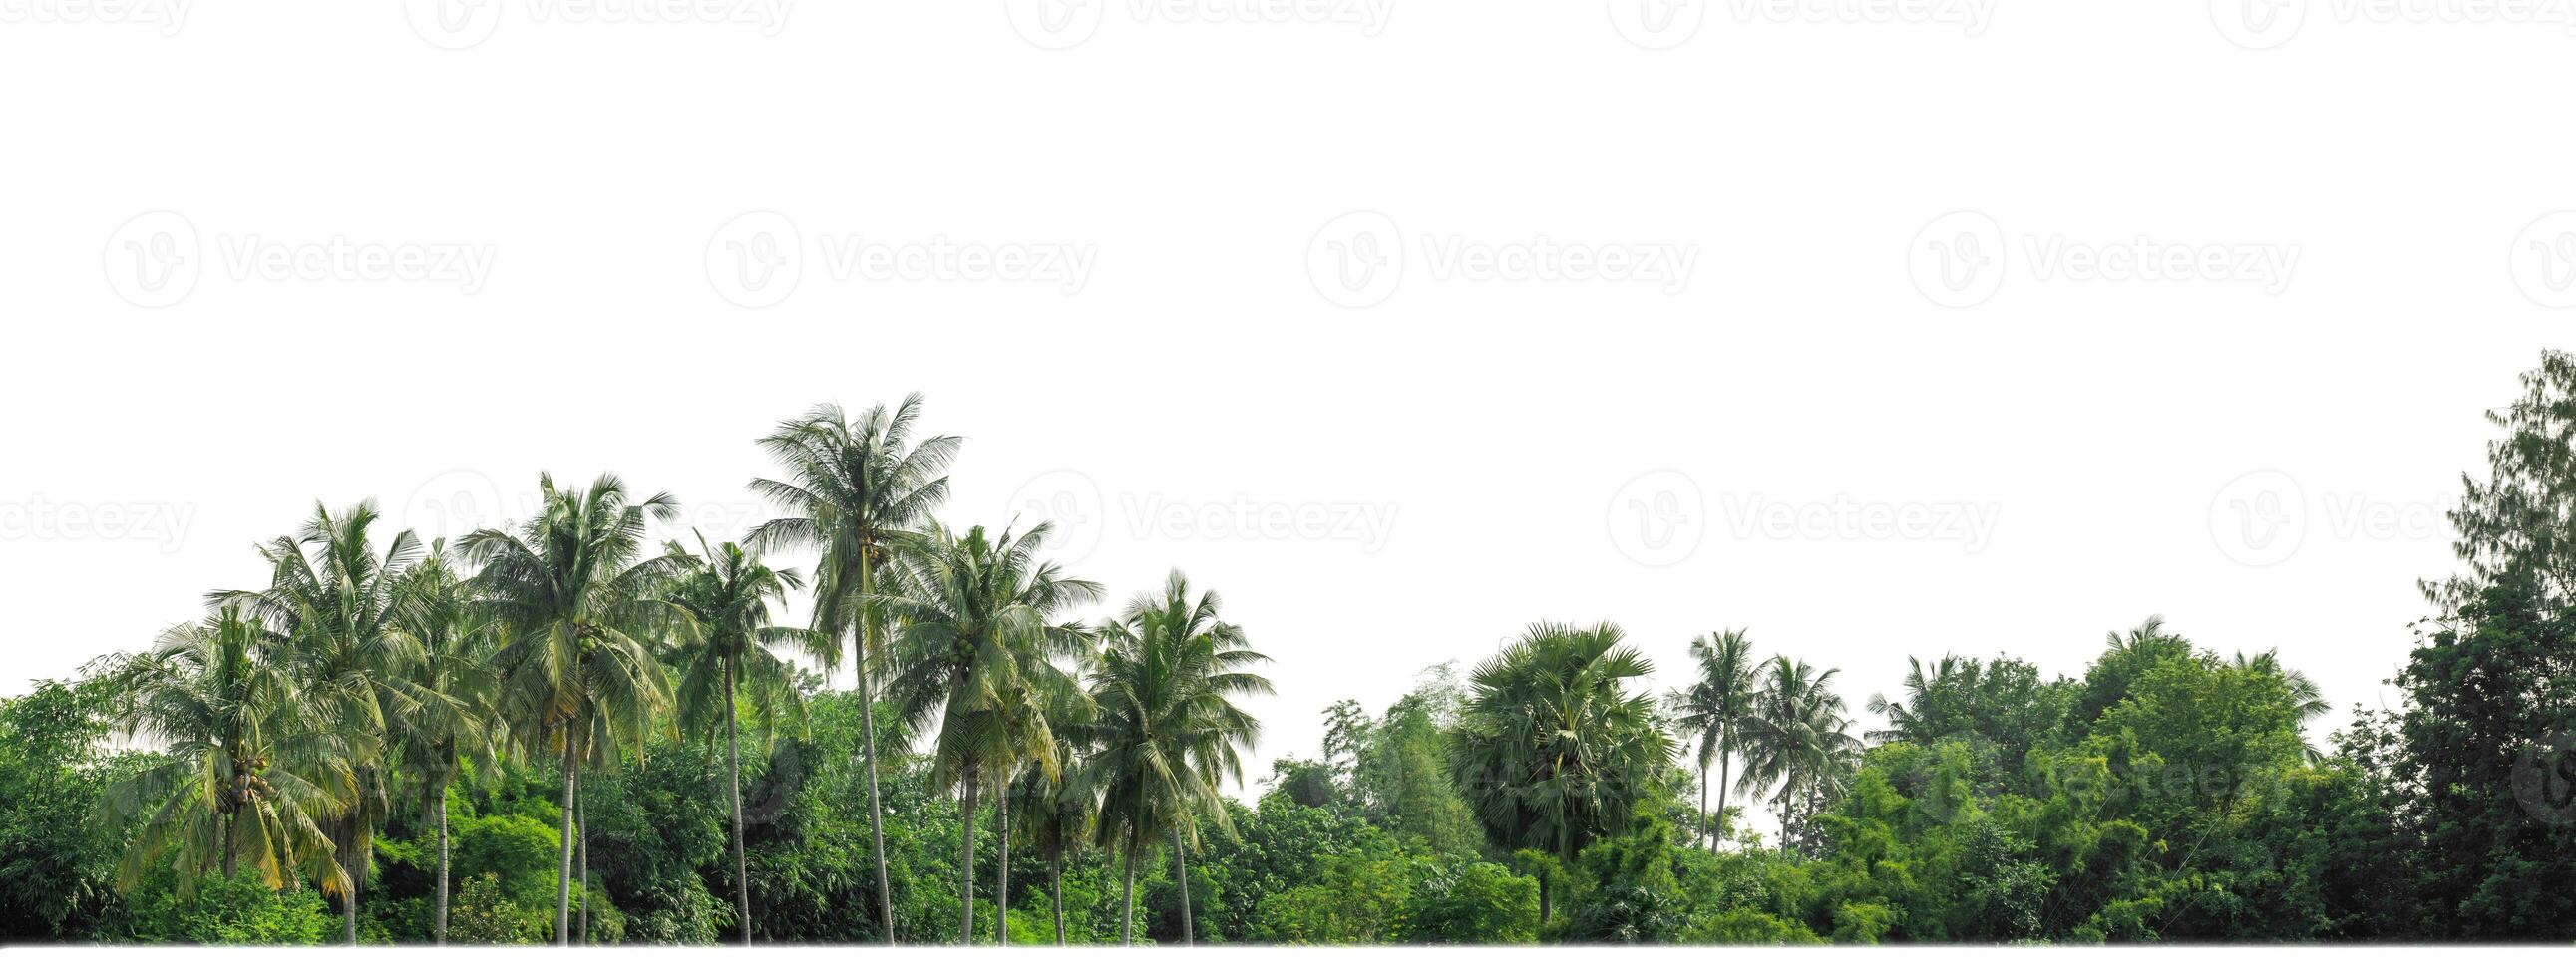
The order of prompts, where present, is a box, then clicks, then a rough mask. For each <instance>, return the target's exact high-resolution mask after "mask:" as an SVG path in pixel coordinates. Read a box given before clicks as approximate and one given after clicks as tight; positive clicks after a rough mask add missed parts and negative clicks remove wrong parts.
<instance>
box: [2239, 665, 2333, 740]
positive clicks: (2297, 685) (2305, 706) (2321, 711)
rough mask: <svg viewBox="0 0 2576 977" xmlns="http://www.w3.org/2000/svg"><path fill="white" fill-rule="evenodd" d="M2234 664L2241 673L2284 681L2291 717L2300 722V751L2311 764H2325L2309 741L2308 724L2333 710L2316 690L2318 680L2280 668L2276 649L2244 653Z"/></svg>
mask: <svg viewBox="0 0 2576 977" xmlns="http://www.w3.org/2000/svg"><path fill="white" fill-rule="evenodd" d="M2235 664H2236V668H2237V670H2239V671H2245V672H2252V673H2254V674H2258V675H2270V676H2274V677H2276V678H2279V679H2280V680H2281V688H2282V690H2283V691H2284V692H2286V693H2287V694H2288V695H2289V697H2290V714H2291V716H2292V718H2294V719H2295V720H2296V721H2297V722H2298V726H2299V747H2300V749H2301V750H2303V751H2305V753H2306V755H2307V758H2308V763H2309V764H2311V765H2315V764H2321V763H2324V762H2325V754H2324V753H2323V752H2321V751H2319V750H2318V749H2317V748H2316V745H2315V744H2313V743H2309V742H2308V741H2307V729H2308V724H2309V723H2313V722H2316V721H2317V720H2318V719H2319V718H2322V717H2323V716H2324V715H2325V714H2326V713H2328V712H2330V711H2332V710H2333V708H2334V707H2333V706H2330V705H2327V704H2326V697H2325V693H2324V692H2323V691H2322V690H2320V689H2319V688H2318V687H2317V682H2316V680H2315V679H2312V678H2309V677H2308V673H2306V672H2302V671H2300V670H2298V669H2295V668H2291V667H2289V666H2286V665H2283V664H2281V652H2280V650H2279V649H2277V648H2276V649H2273V650H2271V651H2266V652H2264V653H2262V654H2259V655H2255V656H2253V657H2251V658H2248V657H2246V655H2245V653H2244V652H2241V651H2240V652H2237V653H2236V663H2235Z"/></svg>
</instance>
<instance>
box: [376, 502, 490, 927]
mask: <svg viewBox="0 0 2576 977" xmlns="http://www.w3.org/2000/svg"><path fill="white" fill-rule="evenodd" d="M402 590H403V596H402V606H403V621H404V623H403V627H404V628H405V630H407V631H409V632H410V634H411V635H412V637H413V639H414V640H416V641H418V642H419V643H420V648H421V658H420V660H419V661H418V662H417V663H416V667H417V669H418V670H417V672H416V674H415V675H414V676H412V678H411V682H412V684H414V685H416V686H418V687H419V688H420V689H422V690H423V691H424V692H425V693H427V694H425V695H422V696H421V697H420V698H419V701H420V703H421V708H420V709H418V710H415V711H414V712H413V714H412V715H411V717H410V719H409V721H407V722H402V723H398V724H396V725H395V727H394V730H393V733H394V739H393V743H392V747H393V749H392V756H393V764H394V769H395V771H396V772H397V773H398V774H400V780H401V781H402V782H404V783H408V784H409V785H410V786H411V788H412V790H414V791H415V792H416V793H415V794H414V795H413V796H414V797H415V798H416V802H417V803H418V804H420V805H421V809H422V811H423V812H425V813H428V814H430V815H431V816H432V817H433V818H434V819H435V821H436V823H437V825H438V892H437V895H436V896H435V898H434V900H433V911H434V915H433V917H432V923H431V934H432V939H433V940H435V941H436V942H437V943H438V944H440V945H445V944H446V942H447V908H448V907H447V903H448V856H449V852H448V847H449V837H448V824H447V791H448V788H449V787H450V786H452V785H453V784H455V783H456V779H457V776H458V775H459V774H460V773H462V772H463V771H464V770H466V769H467V768H468V766H469V765H470V766H471V767H472V768H473V769H475V770H478V771H479V770H487V769H489V767H490V761H491V760H492V758H493V756H494V753H495V748H496V746H497V744H498V740H499V738H500V731H499V730H497V729H495V728H494V724H493V722H492V707H493V699H494V696H495V695H496V694H497V693H498V692H499V688H500V676H499V675H498V674H497V673H495V672H494V671H493V670H492V663H491V661H490V655H491V644H490V641H489V639H490V637H491V632H490V630H488V629H486V628H483V627H482V626H481V622H479V621H477V620H476V619H475V617H474V603H473V595H472V594H471V593H469V592H468V591H467V589H466V582H465V578H464V577H462V576H460V575H459V574H458V573H457V571H456V567H455V564H454V563H453V562H452V561H450V560H449V559H448V556H447V543H446V541H445V540H439V541H437V542H433V543H431V544H430V547H429V554H428V556H426V557H424V558H423V559H422V560H421V561H420V563H419V564H417V565H415V566H414V567H412V569H411V572H410V573H408V574H405V575H404V578H403V583H402Z"/></svg>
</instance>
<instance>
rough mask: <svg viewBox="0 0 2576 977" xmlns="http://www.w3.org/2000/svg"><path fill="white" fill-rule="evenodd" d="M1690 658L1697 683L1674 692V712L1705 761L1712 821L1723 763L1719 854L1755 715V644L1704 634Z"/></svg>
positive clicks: (1704, 809)
mask: <svg viewBox="0 0 2576 977" xmlns="http://www.w3.org/2000/svg"><path fill="white" fill-rule="evenodd" d="M1690 656H1691V665H1692V668H1693V671H1694V673H1695V675H1696V681H1693V682H1692V683H1691V684H1690V685H1689V686H1688V687H1687V688H1684V689H1681V690H1680V691H1678V692H1676V693H1674V695H1673V697H1672V707H1673V714H1674V718H1675V719H1676V721H1677V725H1678V726H1679V727H1680V729H1681V731H1682V732H1683V733H1685V734H1687V735H1688V736H1690V737H1691V739H1692V740H1693V743H1692V746H1693V747H1694V749H1695V752H1696V754H1697V758H1698V761H1699V807H1700V816H1701V817H1702V818H1706V817H1708V784H1709V780H1708V766H1709V763H1710V762H1711V761H1715V762H1716V763H1717V783H1718V794H1717V825H1716V828H1715V829H1714V830H1712V831H1710V832H1709V835H1708V852H1709V854H1712V855H1714V854H1717V843H1718V839H1720V838H1723V837H1725V836H1726V802H1727V800H1728V798H1729V797H1730V796H1731V795H1732V794H1733V791H1731V790H1730V789H1728V787H1727V784H1728V781H1729V778H1730V777H1732V776H1733V771H1732V770H1731V769H1730V768H1731V766H1732V764H1733V762H1734V758H1735V752H1736V750H1737V749H1738V748H1739V745H1740V744H1739V743H1738V742H1737V741H1738V737H1739V736H1740V735H1741V734H1742V731H1743V729H1744V724H1745V722H1746V721H1747V720H1748V719H1750V718H1751V716H1752V712H1753V671H1754V663H1753V641H1752V639H1750V638H1747V637H1745V636H1744V631H1743V629H1741V628H1739V629H1736V630H1733V631H1717V632H1712V633H1709V634H1704V635H1699V636H1696V637H1693V638H1691V644H1690Z"/></svg>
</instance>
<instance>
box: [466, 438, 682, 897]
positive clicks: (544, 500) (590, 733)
mask: <svg viewBox="0 0 2576 977" xmlns="http://www.w3.org/2000/svg"><path fill="white" fill-rule="evenodd" d="M537 487H538V491H539V494H540V499H541V510H540V512H539V514H538V515H537V517H536V518H535V519H533V520H530V521H529V522H528V523H527V524H525V525H523V526H520V527H518V531H517V532H516V533H515V534H514V533H512V532H509V531H507V530H500V529H484V530H478V531H476V532H475V533H474V534H473V535H471V536H467V537H466V538H465V541H464V543H463V544H462V545H461V547H460V550H461V552H462V553H463V555H464V556H465V558H466V559H467V560H469V561H471V562H473V563H475V564H476V565H478V566H479V567H480V569H479V570H478V571H477V572H476V574H475V576H474V587H475V590H476V592H477V593H478V594H479V595H480V597H479V598H478V607H477V610H476V613H478V614H479V615H481V616H482V618H483V619H484V620H487V621H490V622H492V624H493V626H494V627H497V628H498V629H499V632H498V635H499V638H498V648H497V649H496V651H495V652H494V656H493V662H494V665H495V666H496V667H498V668H499V670H500V673H501V688H500V696H499V700H498V701H499V712H500V715H501V719H502V722H504V723H506V724H507V725H508V726H509V727H510V729H511V730H512V732H513V733H514V735H515V736H516V737H517V739H518V742H520V743H522V744H525V745H526V747H527V748H529V749H543V750H548V751H551V752H554V753H556V754H557V755H559V756H560V757H561V758H562V763H563V780H564V783H563V803H562V809H563V811H562V819H563V831H562V833H563V842H562V849H563V850H562V852H561V862H562V867H561V870H560V877H559V878H558V880H557V882H556V887H555V941H556V942H557V943H558V944H560V945H564V946H570V945H572V936H573V933H572V876H573V838H574V834H573V799H574V796H575V793H576V792H577V791H578V790H579V789H580V783H581V766H582V764H583V763H584V762H586V761H587V760H588V759H590V758H591V757H593V756H596V755H599V753H598V751H601V750H603V749H606V750H613V749H615V747H616V746H617V745H618V740H619V739H621V738H622V739H624V740H625V741H626V742H628V743H638V742H641V741H642V740H643V739H644V738H645V735H646V733H647V731H648V729H649V728H650V727H651V726H652V725H653V724H654V723H655V722H656V721H657V720H658V719H659V718H660V717H661V716H662V714H663V713H664V712H665V710H667V709H668V707H669V704H670V701H671V690H670V679H669V676H668V675H667V673H665V671H664V670H663V668H662V664H661V662H660V660H659V659H658V658H656V657H655V656H654V654H653V651H652V647H651V642H652V640H653V639H654V635H655V633H656V625H657V624H660V623H662V622H663V621H664V620H665V619H666V617H667V615H665V614H663V613H661V611H660V608H661V607H662V606H663V605H662V604H661V603H660V601H659V600H658V599H657V597H658V594H659V593H660V590H661V585H662V582H663V581H664V580H666V579H667V578H668V577H669V576H670V575H671V573H672V572H673V570H674V567H673V566H672V565H671V564H670V563H667V562H664V561H655V560H648V561H642V562H638V560H637V558H638V557H639V556H640V555H641V554H642V553H643V549H644V534H645V531H646V530H647V529H648V528H649V526H650V525H651V523H652V521H653V520H655V519H668V518H670V517H671V516H672V515H674V514H676V513H677V512H678V510H679V503H678V501H676V500H674V499H672V498H671V497H670V496H668V495H656V496H653V497H651V498H649V499H645V500H643V501H642V502H640V503H638V502H633V501H630V499H631V496H630V495H629V494H628V492H627V488H626V483H625V482H624V481H623V480H621V479H619V478H618V477H616V476H614V475H602V476H600V477H599V478H598V479H597V480H595V481H593V482H592V483H591V485H590V488H589V489H587V490H585V491H580V492H573V491H565V490H561V489H557V488H556V487H555V482H554V478H553V476H550V475H540V476H538V478H537Z"/></svg>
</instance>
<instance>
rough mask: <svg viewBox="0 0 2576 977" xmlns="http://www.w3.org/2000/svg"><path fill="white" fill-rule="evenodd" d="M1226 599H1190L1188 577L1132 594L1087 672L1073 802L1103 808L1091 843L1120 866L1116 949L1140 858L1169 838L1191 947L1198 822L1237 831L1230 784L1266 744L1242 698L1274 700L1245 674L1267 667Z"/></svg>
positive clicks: (1264, 683)
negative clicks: (1227, 616)
mask: <svg viewBox="0 0 2576 977" xmlns="http://www.w3.org/2000/svg"><path fill="white" fill-rule="evenodd" d="M1224 608H1225V603H1224V600H1223V598H1220V597H1218V596H1217V594H1216V592H1215V591H1207V592H1204V593H1202V594H1199V595H1198V596H1197V597H1196V598H1193V597H1192V596H1191V594H1190V581H1189V578H1188V577H1187V576H1185V575H1183V574H1182V573H1181V572H1180V571H1178V570H1174V571H1172V573H1171V575H1170V576H1168V577H1166V578H1164V581H1163V588H1162V589H1161V590H1159V591H1149V592H1147V593H1143V594H1139V595H1137V596H1136V597H1135V599H1133V600H1131V601H1129V602H1128V604H1127V607H1126V609H1125V610H1124V611H1123V612H1122V613H1121V614H1120V615H1119V616H1118V617H1117V618H1116V619H1114V620H1111V621H1108V622H1106V623H1104V624H1103V625H1102V626H1101V637H1102V645H1101V652H1100V655H1099V657H1098V658H1097V659H1095V661H1094V663H1093V665H1094V667H1093V672H1092V676H1091V702H1092V709H1093V710H1095V711H1094V713H1093V719H1092V721H1091V722H1089V723H1087V724H1084V725H1083V726H1082V727H1081V735H1082V737H1083V739H1084V741H1085V742H1087V743H1089V744H1091V745H1092V746H1093V748H1094V750H1095V752H1094V753H1093V754H1092V756H1091V758H1090V760H1089V762H1087V763H1086V764H1085V765H1084V767H1083V776H1082V777H1081V778H1079V780H1078V782H1077V783H1076V785H1075V786H1074V791H1075V792H1076V793H1077V794H1081V795H1083V796H1094V795H1096V796H1098V797H1099V798H1100V815H1099V818H1098V823H1097V824H1096V826H1095V828H1094V840H1095V841H1096V842H1097V843H1099V844H1100V845H1101V846H1103V847H1110V846H1113V845H1114V846H1115V847H1116V849H1117V850H1118V851H1119V853H1120V854H1121V855H1123V856H1124V857H1125V859H1126V867H1127V875H1126V882H1125V884H1124V886H1123V888H1122V889H1121V896H1120V898H1121V901H1122V903H1123V905H1124V907H1125V908H1124V911H1123V912H1122V913H1121V914H1120V916H1119V923H1118V941H1119V942H1120V943H1121V944H1127V943H1132V942H1133V941H1134V938H1135V933H1134V925H1135V918H1136V863H1137V859H1138V857H1139V856H1140V855H1141V854H1142V853H1143V852H1144V851H1145V850H1147V849H1149V848H1150V847H1151V846H1153V845H1155V844H1159V843H1160V841H1161V839H1162V838H1163V837H1164V836H1166V835H1168V836H1169V837H1170V839H1171V846H1172V855H1173V872H1174V874H1175V877H1176V878H1175V880H1176V882H1177V883H1178V884H1179V887H1180V897H1181V943H1182V944H1183V945H1185V946H1186V945H1189V944H1190V943H1192V942H1195V940H1196V926H1197V924H1196V921H1195V920H1194V919H1192V918H1191V914H1190V889H1189V860H1188V859H1189V856H1188V849H1189V847H1191V846H1194V845H1196V844H1197V843H1198V823H1199V821H1200V820H1201V819H1205V820H1206V821H1208V822H1209V823H1210V824H1213V825H1215V826H1217V827H1218V828H1219V829H1220V830H1224V831H1232V830H1233V828H1232V825H1231V824H1230V823H1229V819H1228V817H1227V815H1226V810H1225V804H1224V799H1223V796H1222V795H1221V794H1220V793H1219V789H1220V787H1221V786H1222V785H1223V782H1224V780H1225V778H1228V777H1231V778H1233V779H1234V780H1235V781H1236V782H1237V783H1241V782H1242V780H1243V757H1242V754H1241V752H1240V751H1241V750H1242V749H1244V748H1248V747H1250V746H1251V745H1252V744H1253V742H1254V741H1255V740H1256V739H1258V738H1259V737H1260V735H1261V722H1260V720H1257V719H1254V718H1252V714H1251V713H1248V712H1245V711H1243V709H1242V707H1241V706H1238V705H1236V704H1235V702H1234V700H1235V699H1236V698H1237V697H1241V696H1247V695H1269V694H1271V691H1272V690H1271V687H1270V680H1269V679H1265V678H1262V677H1261V676H1259V675H1256V674H1254V673H1253V672H1252V669H1254V668H1256V667H1259V666H1261V665H1264V664H1268V663H1269V661H1270V658H1269V656H1267V655H1263V654H1262V653H1260V652H1257V651H1254V650H1252V648H1251V647H1250V645H1249V644H1248V643H1247V641H1246V639H1245V637H1244V633H1243V629H1242V628H1240V627H1237V626H1235V625H1233V624H1229V623H1227V622H1226V621H1225V620H1224V619H1223V618H1222V617H1221V616H1220V615H1222V614H1223V613H1224Z"/></svg>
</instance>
